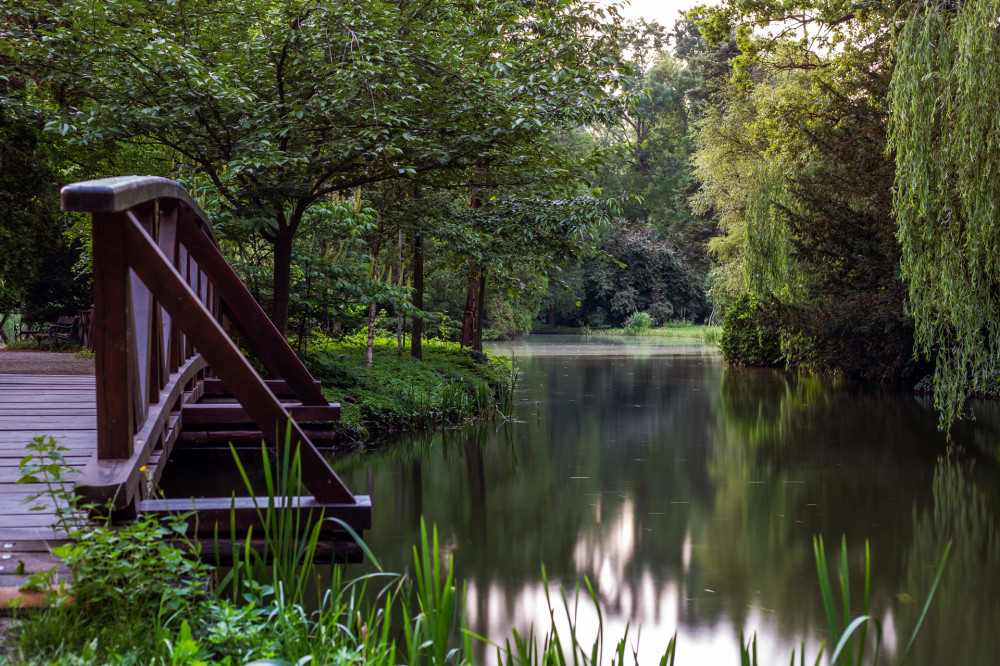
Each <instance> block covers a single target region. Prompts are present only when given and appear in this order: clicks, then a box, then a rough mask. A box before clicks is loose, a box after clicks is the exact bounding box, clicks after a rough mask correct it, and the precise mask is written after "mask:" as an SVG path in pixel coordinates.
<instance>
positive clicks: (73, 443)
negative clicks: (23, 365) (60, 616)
mask: <svg viewBox="0 0 1000 666" xmlns="http://www.w3.org/2000/svg"><path fill="white" fill-rule="evenodd" d="M36 435H49V436H52V437H54V438H55V439H56V440H58V442H59V444H60V445H62V446H64V447H66V448H68V449H69V450H68V451H64V452H63V456H64V457H65V458H66V461H67V463H68V464H69V465H70V466H71V467H75V468H82V467H83V465H84V464H85V463H86V462H87V461H88V460H89V459H90V458H91V457H92V456H93V455H94V452H95V451H96V450H97V400H96V389H95V384H94V377H93V376H87V375H25V374H0V608H2V607H4V606H6V605H7V602H8V600H9V599H10V598H12V597H23V598H24V599H25V601H26V602H28V603H32V602H33V601H34V602H37V601H38V599H37V598H36V596H37V595H25V594H23V593H20V592H19V591H18V589H17V588H18V587H19V586H20V585H22V584H24V583H25V582H26V581H27V580H28V578H29V577H30V575H31V574H33V573H36V572H39V571H48V570H50V569H51V568H52V567H57V570H56V571H57V575H56V578H57V579H65V578H67V572H66V571H65V569H63V568H62V567H60V566H59V564H58V562H57V560H56V559H55V558H54V557H52V555H51V554H50V553H49V548H50V547H52V546H56V545H59V544H61V543H64V542H65V535H64V534H60V533H58V532H57V531H56V530H54V529H53V527H52V524H53V523H54V522H55V513H54V508H55V507H54V505H53V503H52V502H51V500H50V499H48V498H39V499H37V500H35V501H33V502H31V503H30V504H29V503H26V501H25V500H26V499H27V498H28V497H29V496H31V495H33V494H34V493H37V492H39V491H40V490H44V486H42V485H39V484H22V485H16V484H15V482H16V481H17V479H18V477H19V472H18V465H19V464H20V462H21V459H22V458H23V457H24V456H25V455H27V454H28V453H29V452H28V450H27V448H26V446H27V444H28V443H29V442H31V440H32V438H34V437H35V436H36ZM75 476H77V475H76V474H75V473H71V474H69V475H68V476H67V478H68V479H70V480H72V479H73V478H75ZM32 507H39V508H38V509H37V510H34V511H32V510H31V509H32ZM22 565H23V566H22Z"/></svg>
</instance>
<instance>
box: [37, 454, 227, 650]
mask: <svg viewBox="0 0 1000 666" xmlns="http://www.w3.org/2000/svg"><path fill="white" fill-rule="evenodd" d="M28 450H29V451H30V453H29V454H28V455H27V456H26V457H25V458H24V459H22V461H21V463H20V476H19V481H18V483H41V484H44V485H45V486H46V490H45V491H43V492H40V493H37V494H34V495H32V496H30V497H29V498H28V500H27V501H31V502H34V501H35V500H38V499H40V498H43V499H46V500H48V501H49V502H52V503H54V504H55V507H56V508H55V511H56V524H57V525H58V526H59V527H60V528H61V529H64V530H66V531H67V534H68V536H69V538H70V541H69V542H68V543H66V544H64V545H61V546H57V547H55V548H53V550H52V552H53V554H54V555H56V556H57V557H58V558H59V559H61V560H62V561H63V562H65V564H66V567H67V568H68V569H69V572H70V575H71V577H72V587H71V589H70V590H67V589H66V588H64V587H63V586H61V585H60V586H55V585H53V584H52V583H53V581H51V578H50V577H51V575H52V573H53V572H43V573H42V574H39V575H36V577H35V578H36V580H35V581H33V582H32V583H31V584H30V585H32V586H33V587H35V588H36V589H42V590H49V591H48V593H47V600H48V603H49V607H48V609H47V610H46V612H44V613H43V614H42V615H40V616H39V617H38V618H36V619H35V620H34V621H31V622H25V623H23V624H22V625H21V626H20V627H19V629H18V639H19V651H20V653H21V657H20V659H21V661H22V662H23V663H63V661H62V658H63V657H68V656H70V655H72V653H73V650H74V648H73V646H86V647H85V650H84V657H85V660H84V661H83V662H81V663H95V664H96V663H110V662H111V661H112V660H114V661H115V663H123V664H147V663H150V661H149V659H150V658H151V656H152V655H153V654H156V651H157V649H158V647H159V645H160V643H161V641H162V640H163V639H164V637H165V636H167V635H169V634H170V632H172V631H174V630H177V629H182V627H180V625H181V623H182V622H186V621H187V620H188V619H191V620H195V619H196V618H199V617H200V615H199V614H200V613H201V612H202V611H203V610H204V609H203V604H204V603H205V601H206V599H207V598H208V596H209V595H208V592H207V581H208V578H209V571H210V570H209V568H208V567H207V566H206V565H205V564H203V563H201V562H200V561H199V559H198V554H199V548H198V546H197V544H196V543H194V542H191V541H189V540H188V539H187V537H186V534H187V530H188V527H189V518H190V516H188V515H178V516H174V517H172V518H170V519H169V520H167V521H166V522H160V520H159V519H158V518H156V517H155V516H145V517H139V518H138V519H136V520H135V521H134V522H132V523H130V524H128V525H126V526H112V525H110V524H105V525H97V526H94V525H91V524H89V523H88V521H87V518H86V511H87V509H88V507H85V506H82V505H81V504H80V502H79V498H78V497H77V496H76V494H75V493H74V491H73V486H72V483H71V482H70V480H69V479H70V476H69V474H70V472H72V469H71V468H70V467H68V466H67V465H66V460H65V458H64V456H63V453H64V452H65V451H67V450H68V449H66V448H65V447H63V446H60V445H59V444H58V442H57V441H56V440H54V439H53V438H51V437H47V438H46V437H36V438H35V439H34V440H33V441H32V443H31V444H29V445H28ZM88 654H89V655H90V656H89V658H86V656H87V655H88ZM185 663H186V662H185Z"/></svg>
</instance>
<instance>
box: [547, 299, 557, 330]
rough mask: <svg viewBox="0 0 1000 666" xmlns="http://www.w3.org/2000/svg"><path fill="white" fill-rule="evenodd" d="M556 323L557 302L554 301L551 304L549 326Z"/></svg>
mask: <svg viewBox="0 0 1000 666" xmlns="http://www.w3.org/2000/svg"><path fill="white" fill-rule="evenodd" d="M555 325H556V304H555V302H554V301H553V302H552V304H551V305H550V306H549V326H555Z"/></svg>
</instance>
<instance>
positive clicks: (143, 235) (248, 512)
mask: <svg viewBox="0 0 1000 666" xmlns="http://www.w3.org/2000/svg"><path fill="white" fill-rule="evenodd" d="M62 208H63V210H66V211H76V212H85V213H90V214H92V216H93V265H94V313H93V317H94V350H95V364H96V376H95V377H78V376H46V375H0V602H2V600H3V599H4V598H8V597H10V596H11V595H14V596H18V595H19V594H20V593H18V592H17V591H16V590H17V588H18V586H20V585H21V584H23V582H25V581H26V580H27V577H28V576H29V575H30V574H31V573H33V572H35V571H42V570H48V569H49V568H50V567H52V566H58V565H57V563H55V562H54V560H53V559H52V557H51V556H50V555H49V553H48V549H49V547H50V546H52V545H54V544H57V543H59V542H60V541H61V540H63V539H65V537H66V535H65V534H62V533H60V532H59V531H58V530H56V529H54V528H53V527H52V523H53V522H54V514H53V507H52V506H51V503H47V502H46V501H43V500H40V501H38V502H36V503H35V504H36V506H38V507H40V508H41V510H36V511H30V510H29V509H30V507H29V506H27V505H25V504H24V503H23V500H24V499H25V498H26V497H27V496H28V495H29V494H31V493H32V492H37V490H39V488H38V487H37V486H33V485H14V482H15V481H16V480H17V477H18V469H17V466H18V462H19V461H20V459H21V458H22V457H23V456H24V455H26V453H27V451H26V449H25V446H26V444H27V443H28V442H30V441H31V439H32V437H33V436H35V435H51V436H53V437H55V438H56V439H57V440H58V441H59V442H60V444H62V445H63V446H65V447H67V448H68V449H69V450H68V451H67V452H66V453H65V456H66V458H67V462H68V463H69V464H70V465H72V466H77V467H79V468H80V471H79V473H76V474H74V475H73V476H72V480H73V481H74V482H75V484H76V491H77V493H78V494H80V495H82V496H83V497H84V498H85V499H86V500H87V501H89V502H93V503H95V504H99V505H103V506H107V507H110V508H111V510H112V512H113V513H112V515H113V517H114V518H115V519H116V520H122V519H129V518H133V517H134V516H136V515H138V514H147V513H153V514H164V513H168V512H177V511H189V510H192V509H193V510H194V511H196V512H197V518H198V519H197V521H196V524H197V526H198V530H199V532H200V533H202V534H204V535H211V534H212V533H213V532H214V531H215V528H216V525H217V524H218V525H219V533H220V534H228V533H229V530H230V521H231V516H232V515H235V517H236V526H237V528H238V529H240V530H246V529H247V528H249V527H251V526H255V525H257V526H259V519H258V513H257V510H256V504H255V500H254V498H252V497H237V498H236V499H235V500H233V499H232V498H231V497H230V496H229V495H228V494H227V495H226V496H218V497H196V498H189V497H177V498H163V497H157V496H155V495H154V493H153V489H154V487H156V484H157V481H158V480H159V479H160V477H161V475H162V474H163V470H164V466H165V465H167V464H168V461H169V458H170V454H171V452H172V451H173V450H174V449H175V448H178V449H179V448H182V447H183V448H190V449H192V450H193V451H198V450H199V446H200V445H203V444H205V443H213V442H214V443H225V442H228V441H242V442H247V441H253V442H256V443H257V446H258V447H259V445H260V441H261V440H262V439H263V440H266V442H267V444H268V450H269V451H270V452H272V453H279V452H281V450H282V448H283V447H285V446H293V447H298V449H299V451H300V455H301V460H302V485H303V486H304V487H305V490H306V491H307V492H308V493H309V494H308V495H306V496H302V497H296V498H292V501H291V510H297V511H301V512H304V513H307V514H309V515H310V516H312V517H314V518H315V517H316V516H317V515H318V514H319V513H320V511H322V515H323V516H324V517H325V518H327V519H330V518H335V519H338V520H339V521H343V523H345V524H347V525H349V526H350V527H351V528H352V529H354V530H355V531H357V532H358V533H359V534H360V533H361V532H362V530H364V529H367V528H369V527H370V526H371V501H370V498H369V497H368V496H356V495H354V494H353V493H351V491H350V490H348V488H347V487H346V486H345V485H344V483H343V482H342V481H341V480H340V478H339V477H338V476H337V474H336V473H335V472H334V471H333V469H332V468H331V467H330V465H329V463H328V462H327V461H326V459H325V457H324V456H323V455H322V454H321V453H320V451H319V450H318V449H317V447H316V445H315V443H314V442H315V441H316V440H319V439H320V438H322V437H324V436H327V437H328V436H329V433H328V430H327V431H325V427H326V426H328V424H329V423H330V422H331V421H334V420H336V419H338V418H339V414H340V406H339V405H337V404H330V403H329V402H327V400H326V399H325V398H324V397H323V393H322V391H321V389H320V386H319V383H318V382H316V381H315V380H314V379H313V378H312V376H311V375H310V374H309V372H308V370H307V369H306V368H305V366H303V365H302V363H301V361H299V359H298V358H297V357H296V356H295V354H294V352H293V351H292V349H291V348H290V347H289V345H288V343H287V342H286V341H285V339H284V337H283V336H282V335H281V334H280V333H279V332H278V331H277V329H275V327H274V326H273V324H272V323H271V321H270V319H269V318H268V317H267V316H266V315H265V313H264V312H263V311H262V310H261V308H260V306H259V305H258V304H257V302H256V300H254V298H253V297H252V296H251V294H250V293H249V292H248V291H247V290H246V288H245V287H244V285H243V284H242V283H241V282H240V280H239V278H238V277H237V275H236V274H235V273H234V272H233V270H232V268H231V267H230V266H229V264H228V263H227V262H226V261H225V259H224V258H223V257H222V254H221V253H220V252H219V249H218V244H217V242H216V240H215V237H214V235H213V233H212V229H211V226H210V225H209V222H208V218H207V216H206V215H205V213H204V211H202V209H201V208H200V207H199V206H198V204H197V203H195V202H194V200H193V199H192V198H191V196H190V195H189V194H188V193H187V191H186V190H185V189H184V188H183V187H181V186H180V185H178V184H177V183H175V182H173V181H171V180H167V179H165V178H155V177H123V178H106V179H102V180H94V181H88V182H84V183H75V184H72V185H67V186H66V187H64V188H63V190H62ZM227 330H232V331H235V332H236V333H238V335H239V336H240V339H241V341H242V342H243V344H244V346H245V347H246V348H249V350H250V351H251V352H252V353H253V354H254V355H255V356H256V358H257V359H258V360H259V362H260V363H261V364H262V365H263V367H264V368H265V369H266V371H267V373H268V375H269V378H268V379H262V378H261V376H260V375H259V374H258V373H257V372H256V371H255V370H254V368H253V366H252V365H251V363H250V362H249V361H248V360H247V359H246V358H245V357H244V355H243V353H242V352H241V350H240V348H239V347H238V346H237V345H236V343H235V342H234V341H233V339H232V338H231V337H230V335H229V334H228V333H227ZM286 433H290V437H287V438H286ZM201 464H203V465H204V464H213V463H212V462H210V461H207V460H206V461H205V462H202V463H201ZM256 503H257V504H260V503H263V506H267V500H266V499H265V498H257V500H256ZM324 526H325V528H324V529H325V531H326V537H327V540H328V543H329V544H333V545H331V546H330V547H331V548H334V547H335V544H338V543H339V544H348V543H350V540H349V539H348V538H347V535H346V534H345V531H344V529H343V527H342V526H341V525H340V523H339V522H337V521H334V520H327V521H325V522H324ZM346 550H347V551H348V552H349V553H350V554H354V553H357V552H358V551H357V550H356V549H355V550H351V549H350V548H347V549H346ZM342 552H344V551H342ZM61 573H64V572H61Z"/></svg>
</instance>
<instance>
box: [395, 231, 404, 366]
mask: <svg viewBox="0 0 1000 666" xmlns="http://www.w3.org/2000/svg"><path fill="white" fill-rule="evenodd" d="M396 258H397V260H398V261H399V266H398V270H399V287H400V288H402V287H403V230H402V229H400V230H399V239H398V241H397V243H396ZM402 355H403V311H402V310H400V311H399V312H397V313H396V356H402Z"/></svg>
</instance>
